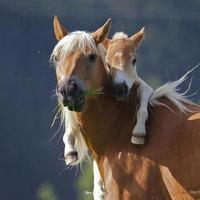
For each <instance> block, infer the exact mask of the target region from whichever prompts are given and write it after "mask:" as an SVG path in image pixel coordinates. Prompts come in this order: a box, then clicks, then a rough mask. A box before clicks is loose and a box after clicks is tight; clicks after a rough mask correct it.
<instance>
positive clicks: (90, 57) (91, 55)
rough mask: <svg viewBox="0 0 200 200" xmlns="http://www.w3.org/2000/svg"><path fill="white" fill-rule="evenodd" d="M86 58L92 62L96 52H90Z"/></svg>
mask: <svg viewBox="0 0 200 200" xmlns="http://www.w3.org/2000/svg"><path fill="white" fill-rule="evenodd" d="M88 58H89V60H90V61H91V62H94V61H95V60H96V59H97V54H95V53H91V54H89V55H88Z"/></svg>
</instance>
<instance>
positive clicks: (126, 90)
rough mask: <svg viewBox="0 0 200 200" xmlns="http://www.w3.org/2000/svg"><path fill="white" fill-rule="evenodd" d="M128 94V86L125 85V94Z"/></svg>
mask: <svg viewBox="0 0 200 200" xmlns="http://www.w3.org/2000/svg"><path fill="white" fill-rule="evenodd" d="M127 92H128V86H127V85H126V84H124V94H127Z"/></svg>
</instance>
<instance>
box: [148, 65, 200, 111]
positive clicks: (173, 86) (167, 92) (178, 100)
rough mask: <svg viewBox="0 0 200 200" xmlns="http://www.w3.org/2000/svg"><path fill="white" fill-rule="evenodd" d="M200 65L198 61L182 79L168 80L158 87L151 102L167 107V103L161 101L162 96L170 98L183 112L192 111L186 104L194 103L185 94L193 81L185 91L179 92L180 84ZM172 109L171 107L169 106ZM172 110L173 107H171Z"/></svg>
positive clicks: (153, 104) (154, 104)
mask: <svg viewBox="0 0 200 200" xmlns="http://www.w3.org/2000/svg"><path fill="white" fill-rule="evenodd" d="M199 66H200V63H198V64H197V65H196V66H195V67H193V68H192V69H191V70H189V71H188V72H187V73H186V74H184V75H183V76H182V77H181V78H180V79H178V80H176V81H172V82H168V83H166V84H164V85H162V86H160V87H159V88H157V89H156V90H155V91H154V92H153V95H152V97H151V99H150V104H151V105H152V106H156V105H162V106H165V107H168V106H167V105H165V104H163V103H162V102H160V101H159V99H160V98H161V97H166V98H168V99H169V100H170V101H171V102H172V103H173V104H174V105H175V106H176V107H177V108H178V109H179V110H180V111H181V112H191V110H189V109H188V108H187V106H186V104H193V103H192V102H191V101H189V100H188V99H187V97H186V96H185V95H186V93H187V92H188V91H189V89H190V86H191V83H190V84H189V87H188V89H187V90H186V91H185V92H183V93H179V92H178V90H179V89H178V86H180V84H181V83H183V82H184V81H185V80H186V79H187V78H188V75H189V74H191V73H192V72H193V71H194V70H195V69H196V68H198V67H199ZM168 108H169V107H168ZM169 109H170V108H169ZM170 110H171V109H170Z"/></svg>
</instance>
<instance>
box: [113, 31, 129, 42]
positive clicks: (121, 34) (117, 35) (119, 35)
mask: <svg viewBox="0 0 200 200" xmlns="http://www.w3.org/2000/svg"><path fill="white" fill-rule="evenodd" d="M127 38H128V35H127V34H125V33H124V32H117V33H115V34H114V35H113V37H112V39H113V40H118V39H127Z"/></svg>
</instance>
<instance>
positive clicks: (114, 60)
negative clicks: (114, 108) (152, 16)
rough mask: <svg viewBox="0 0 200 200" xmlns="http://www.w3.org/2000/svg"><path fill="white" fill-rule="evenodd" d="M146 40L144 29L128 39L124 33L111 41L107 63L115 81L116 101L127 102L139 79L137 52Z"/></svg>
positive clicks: (117, 34) (118, 34) (120, 33)
mask: <svg viewBox="0 0 200 200" xmlns="http://www.w3.org/2000/svg"><path fill="white" fill-rule="evenodd" d="M143 38H144V28H142V29H141V30H140V31H139V32H137V33H136V34H134V35H133V36H132V37H130V38H129V37H128V36H127V35H126V34H124V33H123V32H119V33H116V34H115V35H114V36H113V38H112V40H110V41H109V44H108V50H107V55H106V62H107V64H108V67H109V68H110V73H111V77H112V81H113V93H114V96H115V97H116V99H118V100H125V99H126V98H127V97H128V94H129V91H130V89H131V87H132V85H133V83H134V81H135V80H136V78H137V71H136V59H137V58H136V50H137V48H138V46H139V44H140V42H141V41H142V39H143Z"/></svg>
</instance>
